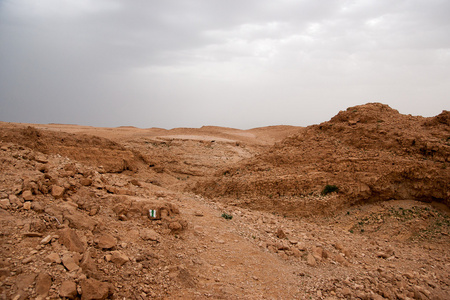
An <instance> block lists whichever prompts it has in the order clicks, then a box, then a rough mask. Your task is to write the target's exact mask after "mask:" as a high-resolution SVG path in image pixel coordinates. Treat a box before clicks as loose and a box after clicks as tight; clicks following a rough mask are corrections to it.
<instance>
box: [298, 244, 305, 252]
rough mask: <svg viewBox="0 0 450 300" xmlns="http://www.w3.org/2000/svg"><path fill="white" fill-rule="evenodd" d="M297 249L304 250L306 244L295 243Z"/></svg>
mask: <svg viewBox="0 0 450 300" xmlns="http://www.w3.org/2000/svg"><path fill="white" fill-rule="evenodd" d="M297 249H298V250H300V251H306V244H305V243H297Z"/></svg>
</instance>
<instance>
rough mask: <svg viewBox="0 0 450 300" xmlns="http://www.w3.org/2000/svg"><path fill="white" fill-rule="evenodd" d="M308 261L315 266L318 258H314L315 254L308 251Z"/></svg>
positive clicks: (309, 264)
mask: <svg viewBox="0 0 450 300" xmlns="http://www.w3.org/2000/svg"><path fill="white" fill-rule="evenodd" d="M306 263H307V264H308V266H311V267H315V266H316V265H317V262H316V259H315V258H314V256H312V254H311V253H308V255H307V256H306Z"/></svg>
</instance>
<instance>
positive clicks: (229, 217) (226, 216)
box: [222, 213, 233, 220]
mask: <svg viewBox="0 0 450 300" xmlns="http://www.w3.org/2000/svg"><path fill="white" fill-rule="evenodd" d="M222 218H224V219H225V220H231V219H233V216H232V215H230V214H227V213H223V214H222Z"/></svg>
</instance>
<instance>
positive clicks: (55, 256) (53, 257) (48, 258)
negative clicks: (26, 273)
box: [44, 252, 61, 264]
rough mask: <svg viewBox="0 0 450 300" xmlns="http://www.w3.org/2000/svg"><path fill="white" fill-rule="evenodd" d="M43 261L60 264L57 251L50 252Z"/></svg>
mask: <svg viewBox="0 0 450 300" xmlns="http://www.w3.org/2000/svg"><path fill="white" fill-rule="evenodd" d="M44 261H45V262H48V263H55V264H60V263H61V257H59V254H58V253H54V252H53V253H50V254H49V255H47V256H46V257H45V258H44Z"/></svg>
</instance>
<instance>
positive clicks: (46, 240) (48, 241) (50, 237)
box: [41, 235, 52, 245]
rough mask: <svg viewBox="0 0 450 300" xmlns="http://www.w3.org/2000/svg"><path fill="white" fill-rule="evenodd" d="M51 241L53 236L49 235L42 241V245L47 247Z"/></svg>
mask: <svg viewBox="0 0 450 300" xmlns="http://www.w3.org/2000/svg"><path fill="white" fill-rule="evenodd" d="M51 240H52V236H51V235H47V236H46V237H45V238H43V239H42V240H41V244H42V245H47V244H48V243H50V241H51Z"/></svg>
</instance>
